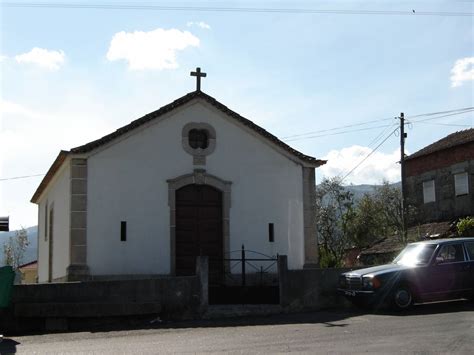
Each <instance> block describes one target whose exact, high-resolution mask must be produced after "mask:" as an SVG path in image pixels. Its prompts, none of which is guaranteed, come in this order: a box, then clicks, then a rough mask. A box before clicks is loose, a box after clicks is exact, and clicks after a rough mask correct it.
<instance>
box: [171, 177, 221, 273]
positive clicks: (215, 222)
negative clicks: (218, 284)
mask: <svg viewBox="0 0 474 355" xmlns="http://www.w3.org/2000/svg"><path fill="white" fill-rule="evenodd" d="M175 247H176V249H175V250H176V258H175V260H176V275H194V274H195V271H196V256H198V255H202V256H208V257H209V281H210V282H214V281H216V280H218V279H219V278H221V277H222V271H223V265H224V263H223V233H222V192H221V191H219V190H217V189H215V188H213V187H211V186H208V185H187V186H184V187H182V188H181V189H178V190H177V191H176V245H175Z"/></svg>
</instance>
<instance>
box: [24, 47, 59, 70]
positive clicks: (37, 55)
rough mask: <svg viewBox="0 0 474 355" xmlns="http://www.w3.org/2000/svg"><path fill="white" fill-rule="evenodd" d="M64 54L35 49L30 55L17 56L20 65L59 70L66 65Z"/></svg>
mask: <svg viewBox="0 0 474 355" xmlns="http://www.w3.org/2000/svg"><path fill="white" fill-rule="evenodd" d="M64 58H65V55H64V52H63V51H62V50H59V51H54V50H48V49H43V48H38V47H35V48H33V49H32V50H31V51H29V52H28V53H23V54H19V55H17V56H15V59H16V61H17V62H18V63H27V64H34V65H37V66H39V67H40V68H44V69H48V70H58V69H59V68H60V67H61V65H63V64H64Z"/></svg>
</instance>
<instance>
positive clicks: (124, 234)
mask: <svg viewBox="0 0 474 355" xmlns="http://www.w3.org/2000/svg"><path fill="white" fill-rule="evenodd" d="M126 240H127V222H126V221H122V222H120V241H122V242H125V241H126Z"/></svg>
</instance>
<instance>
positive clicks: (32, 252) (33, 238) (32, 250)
mask: <svg viewBox="0 0 474 355" xmlns="http://www.w3.org/2000/svg"><path fill="white" fill-rule="evenodd" d="M25 229H26V231H27V232H28V240H29V242H30V245H28V248H27V249H26V251H25V256H24V258H23V263H24V264H26V263H29V262H30V261H34V260H36V259H37V255H38V254H37V251H38V227H37V226H34V227H29V228H25ZM15 232H16V231H10V232H0V266H3V265H4V260H3V259H4V257H3V244H4V243H5V242H6V241H7V240H8V238H10V237H11V236H14V235H15Z"/></svg>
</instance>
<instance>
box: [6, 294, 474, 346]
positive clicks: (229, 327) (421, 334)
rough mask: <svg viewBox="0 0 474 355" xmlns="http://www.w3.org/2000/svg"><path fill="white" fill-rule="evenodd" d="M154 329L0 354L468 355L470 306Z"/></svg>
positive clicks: (472, 325) (62, 338) (14, 342)
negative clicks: (338, 354)
mask: <svg viewBox="0 0 474 355" xmlns="http://www.w3.org/2000/svg"><path fill="white" fill-rule="evenodd" d="M153 327H154V328H152V329H135V330H122V331H109V332H102V331H101V332H95V333H91V332H81V333H67V334H48V335H34V336H22V337H13V338H10V339H5V340H4V342H3V343H1V344H0V353H1V354H4V353H9V352H17V353H20V354H34V353H36V354H59V353H61V354H89V353H95V354H157V353H238V354H240V353H245V354H247V353H272V354H274V353H289V352H296V353H351V354H354V353H367V352H368V353H377V354H381V353H392V354H395V353H397V354H398V353H401V352H404V353H407V352H408V353H416V354H427V353H436V354H446V353H449V354H474V304H473V303H468V302H465V301H463V302H451V303H442V304H431V305H423V306H417V307H415V308H414V309H413V310H411V311H410V312H408V313H405V314H396V313H384V314H382V313H370V314H366V313H360V312H357V311H355V310H346V311H324V312H314V313H304V314H290V315H276V316H269V317H259V318H245V319H238V320H235V319H234V320H223V321H194V322H173V323H161V324H158V325H154V326H153Z"/></svg>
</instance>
